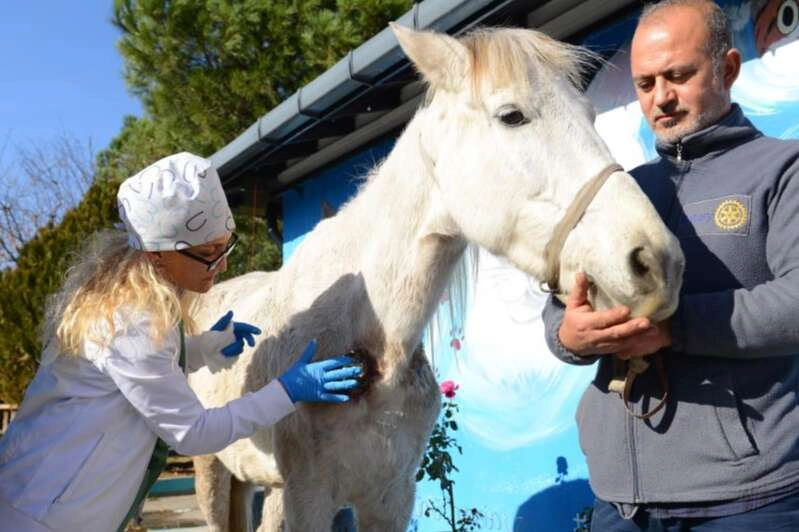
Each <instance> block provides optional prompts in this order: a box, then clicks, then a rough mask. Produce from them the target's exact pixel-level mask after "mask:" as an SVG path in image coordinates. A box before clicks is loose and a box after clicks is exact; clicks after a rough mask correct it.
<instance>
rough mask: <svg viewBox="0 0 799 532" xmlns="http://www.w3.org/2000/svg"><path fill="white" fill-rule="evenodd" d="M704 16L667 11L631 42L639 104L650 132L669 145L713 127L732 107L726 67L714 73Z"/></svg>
mask: <svg viewBox="0 0 799 532" xmlns="http://www.w3.org/2000/svg"><path fill="white" fill-rule="evenodd" d="M703 15H704V14H703V13H702V11H700V10H698V9H695V8H691V7H686V6H674V7H668V8H663V10H662V11H659V12H656V13H654V14H653V15H651V16H650V18H649V19H647V20H645V21H644V22H643V23H642V24H641V25H639V27H638V29H636V31H635V35H634V36H633V42H632V50H631V58H630V66H631V70H632V77H633V84H634V85H635V91H636V94H637V96H638V101H639V103H640V104H641V110H642V111H643V113H644V116H645V117H646V119H647V121H648V122H649V125H650V127H651V128H652V131H653V132H654V133H655V135H656V136H657V137H658V138H659V139H661V140H663V141H666V142H676V141H678V140H680V139H681V138H683V137H684V136H686V135H688V134H690V133H694V132H696V131H699V130H700V129H704V128H705V127H707V126H709V125H711V124H714V123H715V122H716V121H718V119H719V118H721V117H722V116H723V115H724V114H725V113H726V112H727V110H728V109H729V107H730V100H729V88H730V87H729V86H728V85H727V80H726V79H725V71H724V70H725V64H726V63H725V64H722V65H720V68H719V70H718V71H717V72H714V69H715V68H716V67H714V65H713V61H712V60H711V58H710V57H709V56H708V53H707V50H706V45H707V40H708V30H707V27H706V25H705V23H704V21H703ZM736 53H737V52H736ZM725 61H726V60H725ZM733 80H734V77H733V78H732V79H731V80H730V81H729V85H732V81H733Z"/></svg>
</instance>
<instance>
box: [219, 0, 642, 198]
mask: <svg viewBox="0 0 799 532" xmlns="http://www.w3.org/2000/svg"><path fill="white" fill-rule="evenodd" d="M636 1H637V0H425V1H424V2H421V3H418V4H414V6H413V8H412V9H411V10H410V11H408V12H407V13H405V14H404V15H403V16H402V17H400V18H399V19H397V22H398V23H400V24H402V25H404V26H407V27H411V28H415V29H434V30H437V31H441V32H447V33H460V32H462V31H465V30H467V29H469V28H471V27H473V26H475V25H477V24H480V23H482V22H483V21H485V20H486V19H488V18H489V17H491V15H493V14H495V13H498V12H500V10H502V9H504V8H506V7H508V6H512V7H514V8H516V7H521V8H524V9H527V10H529V11H528V15H527V25H528V27H532V28H536V29H538V30H539V31H543V32H544V33H547V34H549V35H551V36H552V37H555V38H558V39H565V38H568V37H570V36H572V35H574V34H575V33H577V32H579V31H581V30H583V29H585V28H587V27H589V26H590V25H591V24H593V23H596V22H598V21H599V20H601V19H603V18H605V17H607V16H609V15H610V14H612V13H613V12H615V11H616V10H619V9H622V8H624V7H629V6H631V5H632V4H634V3H636ZM455 30H457V31H455ZM404 66H407V59H406V58H405V56H404V54H403V52H402V50H401V48H400V47H399V44H398V43H397V40H396V39H395V38H394V34H393V33H392V32H391V30H390V29H389V28H386V29H384V30H383V31H381V32H380V33H378V34H377V35H375V36H374V37H372V38H371V39H369V40H368V41H366V42H365V43H363V44H362V45H361V46H359V47H358V48H356V49H355V50H352V51H350V52H349V53H348V54H347V55H346V56H345V57H344V58H343V59H342V60H341V61H339V62H338V63H336V64H335V65H333V67H331V68H330V69H329V70H327V71H326V72H324V73H323V74H321V75H320V76H319V77H317V78H316V79H314V80H313V81H311V82H310V83H308V84H307V85H305V86H304V87H302V88H301V89H299V90H298V91H297V92H295V93H294V94H292V95H291V96H290V97H289V98H287V99H286V100H284V101H283V102H281V103H280V104H279V105H278V106H277V107H275V108H274V109H272V110H271V111H269V112H268V113H267V114H265V115H264V116H262V117H261V118H259V119H258V120H257V121H256V122H255V123H254V124H252V125H251V126H250V127H249V128H247V129H246V130H245V131H244V132H243V133H242V134H241V135H239V136H238V137H237V138H235V139H234V140H233V141H232V142H230V143H229V144H228V145H227V146H225V147H223V148H222V149H220V150H219V151H217V152H216V153H214V154H213V155H212V156H211V161H212V162H213V164H214V165H215V166H216V167H217V169H218V170H219V174H220V177H221V178H222V182H223V184H227V183H230V182H231V181H233V180H235V179H236V178H237V177H238V176H239V175H241V174H242V173H243V172H247V171H251V170H252V168H253V167H254V166H255V165H257V164H258V163H259V162H263V161H268V158H269V155H270V154H271V153H274V152H276V151H277V150H279V149H281V148H283V147H285V146H287V145H289V144H290V143H291V142H292V141H293V140H295V139H297V138H298V137H299V136H300V135H302V134H303V133H305V132H307V131H309V130H310V129H311V128H313V127H314V126H315V125H316V124H318V123H319V122H322V121H324V120H326V119H327V118H328V117H331V116H334V115H335V114H336V112H337V111H338V110H340V109H343V108H344V107H345V106H347V105H349V104H352V103H353V102H357V101H358V99H359V98H361V97H362V96H363V95H365V94H366V93H367V92H368V91H369V90H370V89H371V88H372V87H380V86H382V85H385V84H387V83H390V82H391V81H392V78H394V77H396V76H397V74H398V73H400V72H402V71H403V67H404ZM418 99H419V98H418V96H416V97H414V98H412V99H411V100H412V101H409V99H407V98H403V99H402V100H401V102H400V105H399V108H398V109H395V110H392V111H388V112H387V113H385V115H384V116H382V117H380V118H378V119H377V120H375V121H374V123H369V124H367V125H366V126H364V127H360V128H357V129H355V130H354V131H353V132H351V133H349V134H347V135H346V136H344V137H342V138H340V139H335V140H333V139H331V141H332V142H330V143H329V144H326V145H324V147H321V145H318V146H317V150H316V151H315V152H314V153H313V154H310V155H308V156H307V157H304V158H303V159H302V160H300V161H299V162H297V163H295V164H291V165H290V166H288V167H287V168H285V169H284V170H282V171H281V172H280V173H279V174H277V175H275V176H270V181H272V180H274V182H276V184H277V185H278V186H277V188H278V189H283V188H286V187H288V186H290V185H291V184H292V183H294V182H296V181H298V180H300V179H303V178H304V177H305V176H307V175H309V174H310V173H312V172H314V171H315V170H317V169H319V168H321V167H322V166H324V165H326V164H329V163H330V162H332V161H334V160H336V159H337V158H338V157H341V156H343V155H346V154H347V153H348V152H350V151H353V150H355V149H357V148H359V147H361V146H363V145H365V144H368V142H370V141H371V140H374V139H375V138H376V137H378V136H380V135H383V134H386V133H388V132H390V131H391V130H392V129H396V128H398V127H400V126H402V124H403V122H404V121H407V120H408V119H409V118H410V117H411V116H412V114H413V111H414V104H413V102H418ZM361 130H363V131H361Z"/></svg>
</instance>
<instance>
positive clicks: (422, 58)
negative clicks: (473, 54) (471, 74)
mask: <svg viewBox="0 0 799 532" xmlns="http://www.w3.org/2000/svg"><path fill="white" fill-rule="evenodd" d="M389 26H391V30H392V31H393V32H394V35H395V36H396V37H397V41H399V44H400V46H401V47H402V50H403V51H404V52H405V55H407V56H408V58H409V59H410V60H411V61H412V62H413V64H414V65H416V69H417V70H418V71H419V72H420V73H421V74H422V76H424V78H425V79H426V80H427V82H428V83H430V85H431V86H432V87H433V88H434V89H436V88H443V89H447V88H455V87H460V86H461V85H462V83H463V76H464V75H465V73H466V69H467V67H468V64H469V52H468V50H467V49H466V47H465V46H464V45H462V44H461V43H460V42H458V40H457V39H454V38H453V37H450V36H449V35H447V34H446V33H433V32H430V31H415V30H412V29H410V28H406V27H404V26H400V25H399V24H397V23H394V22H390V23H389Z"/></svg>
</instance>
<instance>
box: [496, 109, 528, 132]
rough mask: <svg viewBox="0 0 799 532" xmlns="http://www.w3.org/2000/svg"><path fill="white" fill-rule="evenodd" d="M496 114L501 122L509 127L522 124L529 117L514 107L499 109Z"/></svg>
mask: <svg viewBox="0 0 799 532" xmlns="http://www.w3.org/2000/svg"><path fill="white" fill-rule="evenodd" d="M497 116H498V117H499V119H500V120H502V123H503V124H505V125H506V126H510V127H519V126H523V125H524V124H526V123H528V122H529V121H530V119H529V118H527V117H526V116H524V113H522V112H521V111H519V110H518V109H516V108H515V107H510V108H504V109H500V110H499V113H497Z"/></svg>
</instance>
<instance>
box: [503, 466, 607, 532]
mask: <svg viewBox="0 0 799 532" xmlns="http://www.w3.org/2000/svg"><path fill="white" fill-rule="evenodd" d="M556 466H557V471H558V474H557V477H555V485H553V486H550V487H548V488H546V489H544V490H542V491H539V492H538V493H536V494H535V495H533V496H532V497H530V498H529V499H527V500H526V501H525V502H524V503H523V504H522V505H521V506H519V509H518V511H517V512H516V518H515V519H514V521H513V532H533V531H541V530H546V531H547V532H573V531H574V528H575V526H577V523H576V522H575V518H576V517H577V514H579V513H580V512H581V511H582V510H583V509H584V508H585V507H586V506H593V504H594V493H593V492H592V491H591V488H590V487H589V486H588V481H587V480H585V479H577V480H566V475H568V474H569V465H568V463H567V462H566V459H565V458H564V457H562V456H559V457H558V459H557V462H556Z"/></svg>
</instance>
